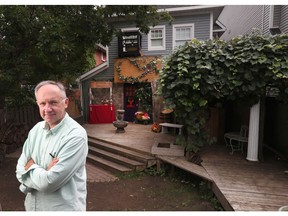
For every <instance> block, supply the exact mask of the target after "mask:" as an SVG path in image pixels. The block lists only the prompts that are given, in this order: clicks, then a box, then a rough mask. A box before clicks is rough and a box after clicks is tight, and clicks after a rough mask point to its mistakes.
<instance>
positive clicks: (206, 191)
mask: <svg viewBox="0 0 288 216" xmlns="http://www.w3.org/2000/svg"><path fill="white" fill-rule="evenodd" d="M199 194H200V196H201V198H202V199H203V200H207V201H209V202H210V203H211V204H212V205H213V207H214V209H215V210H217V211H224V209H223V207H222V205H221V203H220V202H219V200H218V199H217V197H216V196H215V195H214V193H213V191H212V190H211V188H209V187H208V185H207V183H206V182H203V181H202V182H200V184H199Z"/></svg>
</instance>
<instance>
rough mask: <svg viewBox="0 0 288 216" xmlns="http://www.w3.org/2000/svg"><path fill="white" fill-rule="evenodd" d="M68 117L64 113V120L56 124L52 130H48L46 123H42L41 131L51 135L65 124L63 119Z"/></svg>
mask: <svg viewBox="0 0 288 216" xmlns="http://www.w3.org/2000/svg"><path fill="white" fill-rule="evenodd" d="M68 116H69V115H68V113H67V112H66V113H65V116H64V118H63V119H62V120H61V122H59V124H57V125H56V126H55V127H54V128H52V129H50V128H49V125H48V123H47V122H45V121H44V127H43V129H44V130H46V131H47V133H48V132H49V133H52V134H54V133H56V132H57V131H58V130H59V129H60V128H61V127H62V125H63V124H64V122H65V119H67V118H68Z"/></svg>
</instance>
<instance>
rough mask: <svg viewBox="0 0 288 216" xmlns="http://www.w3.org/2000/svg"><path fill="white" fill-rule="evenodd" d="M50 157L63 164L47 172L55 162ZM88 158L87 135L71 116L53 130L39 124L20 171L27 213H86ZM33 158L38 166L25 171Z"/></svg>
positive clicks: (29, 140)
mask: <svg viewBox="0 0 288 216" xmlns="http://www.w3.org/2000/svg"><path fill="white" fill-rule="evenodd" d="M49 153H51V154H52V155H53V156H55V157H57V158H58V159H59V161H58V163H57V164H56V165H54V166H53V167H52V168H51V169H50V170H49V171H46V169H47V167H48V165H49V164H50V163H51V161H52V159H53V158H52V156H51V155H50V154H49ZM87 154H88V138H87V133H86V131H85V129H84V128H83V127H82V126H81V125H79V124H78V123H77V122H76V121H75V120H73V119H72V118H71V117H70V116H69V115H68V113H66V115H65V117H64V119H63V120H62V121H61V122H60V123H59V124H58V125H57V126H56V127H54V128H52V129H50V130H49V128H48V127H47V124H46V123H45V122H44V121H42V122H39V123H38V124H36V125H35V126H34V127H33V128H32V129H31V130H30V132H29V135H28V138H27V140H26V141H25V143H24V145H23V150H22V154H21V156H20V158H19V159H18V164H17V167H16V177H17V179H18V180H19V182H20V183H21V185H20V190H21V191H22V192H23V193H25V194H27V195H26V199H25V209H26V211H85V210H86V196H87V188H86V168H85V164H86V157H87ZM31 158H32V159H33V160H34V162H35V164H33V165H32V166H31V167H30V168H29V169H28V170H27V171H25V168H24V167H25V165H26V163H27V162H28V161H29V160H30V159H31Z"/></svg>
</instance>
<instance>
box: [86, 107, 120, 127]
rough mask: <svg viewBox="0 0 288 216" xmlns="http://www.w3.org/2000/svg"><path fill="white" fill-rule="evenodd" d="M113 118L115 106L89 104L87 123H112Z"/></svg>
mask: <svg viewBox="0 0 288 216" xmlns="http://www.w3.org/2000/svg"><path fill="white" fill-rule="evenodd" d="M115 120H116V119H115V107H114V105H113V104H112V105H110V104H107V105H106V104H103V105H102V104H101V105H98V104H90V105H89V124H101V123H112V122H113V121H115Z"/></svg>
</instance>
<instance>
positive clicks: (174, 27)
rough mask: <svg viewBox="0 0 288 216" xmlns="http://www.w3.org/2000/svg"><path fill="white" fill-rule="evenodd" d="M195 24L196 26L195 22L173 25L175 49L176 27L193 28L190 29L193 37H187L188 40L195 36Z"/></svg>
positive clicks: (174, 44)
mask: <svg viewBox="0 0 288 216" xmlns="http://www.w3.org/2000/svg"><path fill="white" fill-rule="evenodd" d="M194 26H195V25H194V23H186V24H175V25H173V26H172V28H173V42H172V45H173V49H174V48H175V46H176V29H177V28H181V27H183V28H187V27H191V29H190V31H191V38H189V39H188V38H187V41H188V40H192V39H193V38H194V29H195V28H194Z"/></svg>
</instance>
